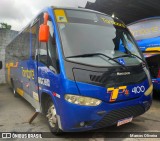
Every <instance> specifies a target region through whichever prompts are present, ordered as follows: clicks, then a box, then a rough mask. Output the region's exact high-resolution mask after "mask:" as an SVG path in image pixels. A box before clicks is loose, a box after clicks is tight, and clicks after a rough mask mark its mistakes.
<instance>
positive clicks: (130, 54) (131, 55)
mask: <svg viewBox="0 0 160 141" xmlns="http://www.w3.org/2000/svg"><path fill="white" fill-rule="evenodd" d="M121 57H136V58H138V59H140V60H141V61H142V62H143V63H146V62H145V61H144V60H143V59H142V58H140V57H139V56H137V55H135V54H132V53H129V54H125V55H121V56H118V57H114V58H112V59H117V58H121Z"/></svg>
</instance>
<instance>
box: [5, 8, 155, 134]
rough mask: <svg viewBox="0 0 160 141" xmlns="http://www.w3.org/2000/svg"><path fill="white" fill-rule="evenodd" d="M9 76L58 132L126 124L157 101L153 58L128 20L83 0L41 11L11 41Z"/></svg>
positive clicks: (22, 94)
mask: <svg viewBox="0 0 160 141" xmlns="http://www.w3.org/2000/svg"><path fill="white" fill-rule="evenodd" d="M6 79H7V82H8V84H9V85H10V86H11V87H12V89H13V94H14V95H15V96H17V95H20V96H22V97H23V98H25V99H26V100H27V101H28V102H29V103H30V104H31V105H32V106H33V107H34V108H35V109H36V111H39V112H40V113H42V114H44V115H45V116H46V118H47V121H48V125H49V128H50V129H51V131H52V132H53V133H55V134H57V133H59V132H61V131H64V132H79V131H87V130H93V129H98V128H102V127H107V126H111V125H117V126H120V125H122V124H125V123H128V122H131V121H132V119H133V118H134V117H137V116H139V115H141V114H143V113H145V112H146V111H147V110H148V109H149V108H150V106H151V103H152V88H153V85H152V81H151V77H150V74H149V70H148V67H147V64H146V63H145V59H144V57H143V54H142V53H141V51H140V50H139V48H138V46H137V45H136V42H135V41H134V38H133V37H132V35H131V34H130V32H129V30H128V29H127V28H126V26H125V25H124V23H123V22H122V21H120V20H119V19H118V18H112V17H111V16H108V15H106V14H104V13H100V12H97V11H92V10H87V9H81V8H75V9H74V8H56V7H48V8H46V9H44V10H43V11H42V12H41V13H40V14H39V15H38V16H37V17H35V18H34V19H33V20H32V21H31V22H30V23H29V24H28V25H27V26H26V27H25V28H24V29H23V30H22V31H21V32H20V33H19V34H18V35H17V36H16V37H15V39H14V40H13V41H12V42H11V43H9V45H8V46H7V48H6ZM17 110H18V109H17Z"/></svg>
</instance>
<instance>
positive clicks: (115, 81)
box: [90, 72, 146, 87]
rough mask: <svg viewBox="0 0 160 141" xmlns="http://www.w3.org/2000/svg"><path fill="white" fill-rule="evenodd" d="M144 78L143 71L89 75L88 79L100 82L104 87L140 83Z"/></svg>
mask: <svg viewBox="0 0 160 141" xmlns="http://www.w3.org/2000/svg"><path fill="white" fill-rule="evenodd" d="M145 79H146V74H145V73H144V72H141V73H138V74H131V75H128V76H127V75H126V76H116V75H114V74H110V75H106V76H103V75H101V76H98V75H90V80H91V81H92V82H97V83H101V84H102V85H105V87H111V86H120V85H128V84H135V83H140V82H142V81H143V80H145Z"/></svg>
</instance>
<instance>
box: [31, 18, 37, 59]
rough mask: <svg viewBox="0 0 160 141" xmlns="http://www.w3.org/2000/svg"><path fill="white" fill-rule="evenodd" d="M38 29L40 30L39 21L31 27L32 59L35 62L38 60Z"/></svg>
mask: <svg viewBox="0 0 160 141" xmlns="http://www.w3.org/2000/svg"><path fill="white" fill-rule="evenodd" d="M38 28H39V20H38V21H36V23H35V24H34V25H33V26H32V27H31V37H32V39H31V42H32V44H31V45H32V47H31V51H32V52H31V57H32V59H33V60H37V59H38V57H37V55H38Z"/></svg>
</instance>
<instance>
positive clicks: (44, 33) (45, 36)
mask: <svg viewBox="0 0 160 141" xmlns="http://www.w3.org/2000/svg"><path fill="white" fill-rule="evenodd" d="M48 18H49V16H48V14H47V13H44V23H43V24H41V25H40V29H39V41H40V42H48V40H49V26H48V25H47V22H48Z"/></svg>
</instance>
